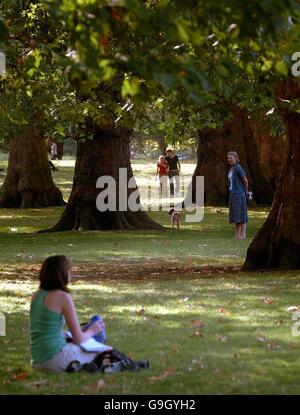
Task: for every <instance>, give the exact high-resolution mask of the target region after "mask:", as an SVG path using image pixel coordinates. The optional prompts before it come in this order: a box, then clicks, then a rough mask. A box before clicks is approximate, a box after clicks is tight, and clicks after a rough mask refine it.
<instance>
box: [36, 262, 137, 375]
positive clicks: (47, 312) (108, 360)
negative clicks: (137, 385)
mask: <svg viewBox="0 0 300 415" xmlns="http://www.w3.org/2000/svg"><path fill="white" fill-rule="evenodd" d="M70 278H71V265H70V263H69V261H68V260H67V258H66V257H65V256H62V255H61V256H52V257H49V258H47V259H46V260H45V261H44V263H43V265H42V269H41V271H40V275H39V280H40V286H39V290H38V291H37V292H36V293H35V294H34V295H33V297H32V301H31V306H30V340H31V364H32V367H33V368H34V369H37V370H41V371H48V372H60V371H65V370H67V369H69V368H70V365H71V364H72V363H74V362H76V363H77V364H78V365H79V367H80V368H81V367H84V366H85V367H91V364H92V366H93V364H94V367H95V365H96V364H97V365H98V369H99V370H102V369H104V368H106V369H107V368H110V370H108V371H120V370H124V369H129V370H139V369H140V368H142V367H143V368H145V364H144V363H142V362H134V361H131V359H128V358H127V357H126V356H125V355H123V354H122V353H120V352H117V351H115V350H114V349H113V348H108V349H107V351H106V352H105V353H102V354H101V355H100V354H99V353H94V352H85V351H83V350H82V349H81V348H80V347H79V344H80V343H83V342H85V341H86V340H88V339H89V338H90V337H92V336H94V335H96V334H98V333H99V332H101V331H102V330H104V328H105V327H104V323H103V322H102V321H95V322H93V323H92V324H91V325H90V326H89V328H88V329H86V330H85V331H83V330H82V328H81V326H80V324H79V321H78V318H77V313H76V309H75V306H74V303H73V299H72V296H71V295H70V294H69V290H68V288H67V286H68V284H69V282H70ZM65 323H67V326H68V328H69V330H70V332H71V334H72V339H73V343H67V342H66V339H65V334H64V330H63V327H64V325H65ZM116 362H117V363H118V365H117V366H115V369H117V370H112V369H113V368H112V365H113V364H115V363H116ZM120 362H121V363H122V364H121V365H120V364H119V363H120ZM89 365H90V366H89ZM90 371H94V369H93V370H90ZM104 371H105V370H104Z"/></svg>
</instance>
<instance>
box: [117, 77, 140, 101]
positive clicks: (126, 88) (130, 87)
mask: <svg viewBox="0 0 300 415" xmlns="http://www.w3.org/2000/svg"><path fill="white" fill-rule="evenodd" d="M139 89H140V86H139V80H138V79H137V78H132V79H128V78H127V79H124V81H123V85H122V91H121V93H122V97H123V98H125V97H127V96H128V95H129V96H134V95H137V94H138V93H139Z"/></svg>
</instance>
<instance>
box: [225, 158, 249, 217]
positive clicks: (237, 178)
mask: <svg viewBox="0 0 300 415" xmlns="http://www.w3.org/2000/svg"><path fill="white" fill-rule="evenodd" d="M230 176H231V177H230ZM244 177H246V173H245V171H244V169H243V168H242V167H241V165H240V164H239V163H236V164H235V165H234V166H233V170H232V175H231V174H230V172H229V175H228V182H229V223H248V207H247V199H246V194H245V189H244V184H243V180H242V179H243V178H244Z"/></svg>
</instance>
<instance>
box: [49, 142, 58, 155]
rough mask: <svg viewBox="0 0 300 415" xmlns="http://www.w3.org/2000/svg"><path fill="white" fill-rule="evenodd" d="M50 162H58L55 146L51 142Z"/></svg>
mask: <svg viewBox="0 0 300 415" xmlns="http://www.w3.org/2000/svg"><path fill="white" fill-rule="evenodd" d="M50 152H51V160H58V153H57V144H56V143H55V142H54V141H53V142H52V143H51V150H50Z"/></svg>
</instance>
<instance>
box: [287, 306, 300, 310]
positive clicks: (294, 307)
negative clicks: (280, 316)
mask: <svg viewBox="0 0 300 415" xmlns="http://www.w3.org/2000/svg"><path fill="white" fill-rule="evenodd" d="M298 310H300V307H297V306H296V305H291V306H289V307H288V308H287V309H286V311H298Z"/></svg>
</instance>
